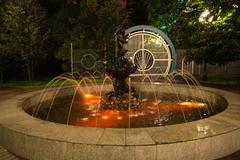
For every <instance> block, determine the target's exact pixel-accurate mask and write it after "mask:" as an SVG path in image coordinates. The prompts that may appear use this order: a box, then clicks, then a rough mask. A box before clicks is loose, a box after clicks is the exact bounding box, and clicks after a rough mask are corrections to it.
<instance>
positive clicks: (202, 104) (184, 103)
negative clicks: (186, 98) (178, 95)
mask: <svg viewBox="0 0 240 160" xmlns="http://www.w3.org/2000/svg"><path fill="white" fill-rule="evenodd" d="M179 104H180V105H181V106H187V107H204V106H205V105H206V104H205V103H201V102H181V103H179Z"/></svg>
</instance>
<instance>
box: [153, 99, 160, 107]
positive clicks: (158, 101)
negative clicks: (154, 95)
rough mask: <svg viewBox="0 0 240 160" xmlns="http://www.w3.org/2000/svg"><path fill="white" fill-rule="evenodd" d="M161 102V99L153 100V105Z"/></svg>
mask: <svg viewBox="0 0 240 160" xmlns="http://www.w3.org/2000/svg"><path fill="white" fill-rule="evenodd" d="M160 102H161V101H160V100H157V101H155V102H153V105H155V106H156V105H158V104H159V103H160Z"/></svg>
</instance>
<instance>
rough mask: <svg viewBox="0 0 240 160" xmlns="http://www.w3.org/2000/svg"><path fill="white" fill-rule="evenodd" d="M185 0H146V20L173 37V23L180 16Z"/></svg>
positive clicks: (174, 23)
mask: <svg viewBox="0 0 240 160" xmlns="http://www.w3.org/2000/svg"><path fill="white" fill-rule="evenodd" d="M186 1H187V0H170V1H166V0H152V1H146V2H145V4H146V6H147V11H148V20H149V22H150V24H151V25H153V26H155V27H157V28H159V29H161V30H163V31H165V32H166V33H167V34H168V35H169V36H171V37H172V38H173V39H174V38H175V36H176V35H175V33H176V31H175V25H176V23H177V21H178V18H179V17H180V16H181V13H182V10H183V9H184V7H185V4H186Z"/></svg>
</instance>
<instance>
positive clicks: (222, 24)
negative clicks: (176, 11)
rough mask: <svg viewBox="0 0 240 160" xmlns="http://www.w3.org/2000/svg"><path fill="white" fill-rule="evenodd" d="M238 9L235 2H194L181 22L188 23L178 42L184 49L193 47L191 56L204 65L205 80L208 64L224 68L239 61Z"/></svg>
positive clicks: (187, 7)
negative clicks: (232, 62) (227, 64)
mask: <svg viewBox="0 0 240 160" xmlns="http://www.w3.org/2000/svg"><path fill="white" fill-rule="evenodd" d="M238 6H239V2H238V1H235V0H231V1H227V0H222V1H204V0H191V1H189V2H188V3H187V4H186V8H185V10H184V11H183V16H182V17H181V19H180V20H181V21H182V22H187V23H185V24H186V25H182V26H183V27H184V29H183V30H182V31H183V32H182V35H181V36H182V38H180V40H179V41H180V44H182V45H183V46H184V45H185V47H188V48H194V52H192V54H191V55H190V57H192V60H195V61H196V62H198V63H203V64H204V75H203V76H204V79H205V80H206V79H207V64H208V63H210V64H217V65H224V64H226V63H228V62H230V61H235V60H238V59H239V55H240V50H239V46H240V42H239V37H240V32H239V21H238V20H237V19H238V18H239V11H238V10H239V9H237V8H238ZM181 36H179V37H181ZM189 44H190V45H189Z"/></svg>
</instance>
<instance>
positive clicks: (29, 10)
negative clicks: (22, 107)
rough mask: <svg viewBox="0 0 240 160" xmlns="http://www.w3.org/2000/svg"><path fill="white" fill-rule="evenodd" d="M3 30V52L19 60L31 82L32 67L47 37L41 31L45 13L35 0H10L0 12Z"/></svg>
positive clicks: (40, 53) (40, 55) (39, 55)
mask: <svg viewBox="0 0 240 160" xmlns="http://www.w3.org/2000/svg"><path fill="white" fill-rule="evenodd" d="M1 14H2V20H3V27H4V30H5V36H4V37H5V40H6V43H5V45H4V46H3V48H4V49H5V50H7V51H8V52H10V53H12V54H13V53H14V54H16V55H17V56H19V57H20V58H21V60H22V61H23V64H24V66H25V68H26V71H27V75H28V79H29V80H32V78H33V71H34V65H35V63H37V60H38V59H39V58H40V57H42V56H43V55H42V52H41V47H42V44H43V42H44V40H45V39H46V37H47V34H46V32H44V30H43V28H42V27H43V24H44V23H43V22H44V17H45V12H44V11H43V10H42V9H41V8H40V6H39V5H38V4H37V1H36V0H22V1H18V0H10V1H8V2H7V3H6V4H5V6H4V7H3V9H2V10H1Z"/></svg>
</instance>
